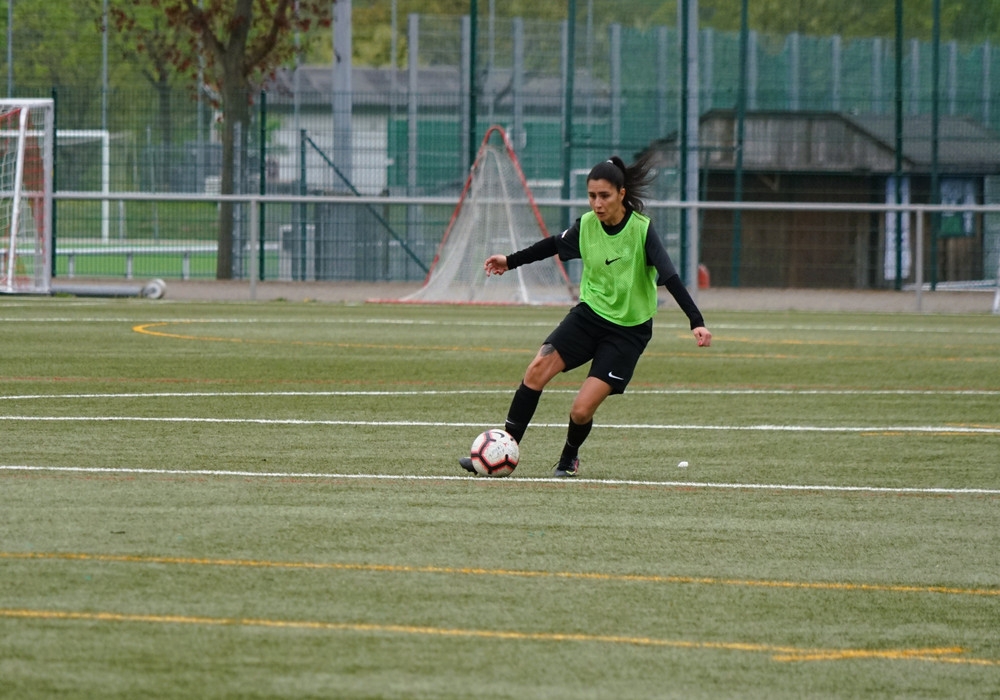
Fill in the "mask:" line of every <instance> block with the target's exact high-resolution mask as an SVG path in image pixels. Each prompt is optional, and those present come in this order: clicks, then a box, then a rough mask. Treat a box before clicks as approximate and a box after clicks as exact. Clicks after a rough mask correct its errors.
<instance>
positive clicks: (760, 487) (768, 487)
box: [0, 465, 1000, 496]
mask: <svg viewBox="0 0 1000 700" xmlns="http://www.w3.org/2000/svg"><path fill="white" fill-rule="evenodd" d="M0 472H56V473H79V474H146V475H151V476H216V477H238V478H254V479H315V480H345V479H357V480H373V481H404V482H405V481H463V482H472V481H474V482H475V483H477V484H535V483H540V482H542V483H544V482H551V483H556V484H567V485H569V484H589V485H595V484H597V485H602V486H645V487H657V486H658V487H665V488H686V489H692V488H697V489H719V490H728V491H741V490H748V491H817V492H833V493H890V494H924V495H954V496H958V495H971V496H1000V489H974V488H967V489H951V488H916V487H888V486H829V485H807V484H756V483H748V484H740V483H716V482H707V481H640V480H637V479H583V478H579V477H578V478H575V479H557V478H553V477H545V478H528V479H519V478H508V479H484V478H477V477H474V476H468V475H464V476H420V475H416V474H338V473H326V472H252V471H239V470H227V469H145V468H128V467H44V466H28V465H0Z"/></svg>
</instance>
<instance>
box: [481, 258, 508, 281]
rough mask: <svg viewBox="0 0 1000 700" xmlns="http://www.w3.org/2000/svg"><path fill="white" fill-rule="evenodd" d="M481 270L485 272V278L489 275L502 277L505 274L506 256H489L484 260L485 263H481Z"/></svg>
mask: <svg viewBox="0 0 1000 700" xmlns="http://www.w3.org/2000/svg"><path fill="white" fill-rule="evenodd" d="M483 269H484V270H486V276H487V277H489V276H490V275H502V274H503V273H505V272H507V269H508V268H507V256H506V255H491V256H490V257H488V258H486V262H485V263H483Z"/></svg>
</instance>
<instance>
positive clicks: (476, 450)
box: [471, 430, 520, 476]
mask: <svg viewBox="0 0 1000 700" xmlns="http://www.w3.org/2000/svg"><path fill="white" fill-rule="evenodd" d="M471 453H472V454H471V456H472V466H473V468H475V470H476V473H477V474H481V475H482V476H509V475H510V473H511V472H512V471H514V467H516V466H517V459H518V456H519V454H520V451H519V450H518V448H517V441H516V440H514V438H513V437H511V434H510V433H508V432H507V431H505V430H487V431H486V432H485V433H481V434H480V435H479V436H478V437H476V439H475V440H473V441H472V450H471Z"/></svg>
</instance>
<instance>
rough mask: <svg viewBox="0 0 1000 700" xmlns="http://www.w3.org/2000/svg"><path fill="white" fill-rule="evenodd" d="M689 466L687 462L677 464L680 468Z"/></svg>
mask: <svg viewBox="0 0 1000 700" xmlns="http://www.w3.org/2000/svg"><path fill="white" fill-rule="evenodd" d="M687 465H688V463H687V462H678V463H677V466H678V467H686V466H687Z"/></svg>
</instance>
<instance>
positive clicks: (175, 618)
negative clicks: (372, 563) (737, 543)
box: [0, 608, 1000, 666]
mask: <svg viewBox="0 0 1000 700" xmlns="http://www.w3.org/2000/svg"><path fill="white" fill-rule="evenodd" d="M0 618H8V619H23V620H69V621H85V622H123V623H127V622H137V623H147V624H167V625H206V626H232V627H266V628H276V629H298V630H320V631H337V632H360V633H384V634H410V635H426V636H434V637H467V638H476V639H498V640H512V641H532V642H539V641H540V642H596V643H603V644H628V645H633V646H648V647H668V648H674V649H705V650H713V651H743V652H756V653H765V654H770V655H771V658H772V659H773V660H775V661H783V662H801V661H842V660H847V659H881V660H888V661H908V660H911V661H930V662H947V663H955V664H970V665H979V666H1000V660H995V659H976V658H970V657H966V656H961V655H962V654H965V650H964V649H962V648H961V647H933V648H928V649H802V648H797V647H787V646H776V645H771V644H757V643H751V642H700V641H692V640H683V639H660V638H656V637H637V636H627V635H609V634H582V633H576V632H574V633H560V632H519V631H516V630H476V629H457V628H448V627H428V626H413V625H390V624H383V625H380V624H374V623H357V622H324V621H321V620H268V619H260V618H245V617H205V616H191V615H153V614H130V613H116V612H107V611H103V612H82V611H71V610H70V611H66V610H27V609H4V608H0Z"/></svg>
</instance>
